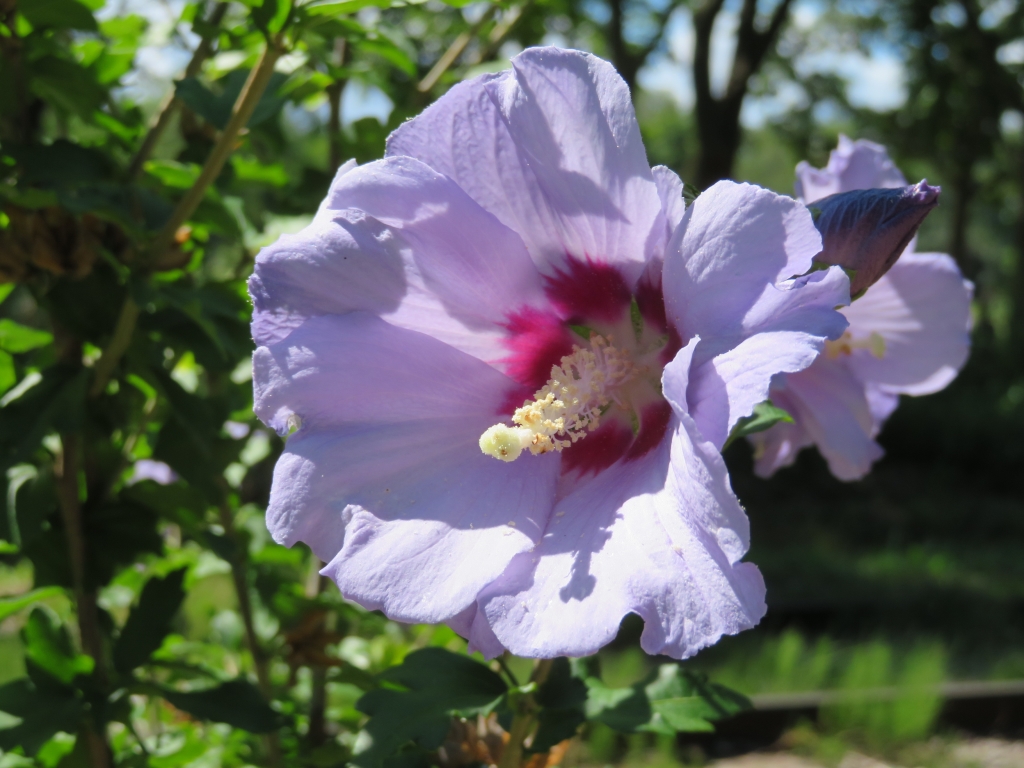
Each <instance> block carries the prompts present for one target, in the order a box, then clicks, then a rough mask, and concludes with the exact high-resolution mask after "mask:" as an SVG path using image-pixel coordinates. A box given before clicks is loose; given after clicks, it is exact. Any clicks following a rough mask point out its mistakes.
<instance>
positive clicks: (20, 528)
mask: <svg viewBox="0 0 1024 768" xmlns="http://www.w3.org/2000/svg"><path fill="white" fill-rule="evenodd" d="M22 469H24V470H25V471H21V470H22ZM7 476H8V479H9V484H8V487H7V503H8V509H7V527H8V533H9V534H10V540H11V541H13V542H15V543H16V544H17V545H18V546H19V547H22V548H24V547H26V546H29V545H31V544H32V543H33V542H34V541H35V540H36V539H38V538H39V537H40V536H41V535H42V534H43V532H44V531H45V530H46V527H47V523H48V521H49V519H50V517H51V516H52V515H53V514H54V513H55V512H56V511H57V494H56V488H55V486H54V482H53V472H52V471H51V470H49V469H43V470H37V469H36V468H35V467H31V466H26V467H19V468H18V471H17V472H16V473H15V472H13V471H12V472H8V475H7Z"/></svg>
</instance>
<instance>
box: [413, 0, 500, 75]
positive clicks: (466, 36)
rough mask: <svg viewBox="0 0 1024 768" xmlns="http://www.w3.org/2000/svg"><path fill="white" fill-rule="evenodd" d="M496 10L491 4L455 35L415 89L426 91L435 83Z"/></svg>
mask: <svg viewBox="0 0 1024 768" xmlns="http://www.w3.org/2000/svg"><path fill="white" fill-rule="evenodd" d="M497 10H498V8H497V6H494V5H492V6H491V7H490V8H488V9H487V10H486V11H484V13H483V14H482V15H481V16H480V18H479V19H477V20H476V23H474V24H473V25H472V26H471V27H470V28H469V29H467V30H466V31H465V32H463V33H462V34H460V35H459V36H458V37H456V38H455V40H453V41H452V44H451V45H450V46H449V47H448V50H447V51H445V52H444V54H442V56H441V58H440V59H438V60H437V63H436V64H435V65H434V66H433V68H432V69H431V70H430V71H429V72H428V73H427V76H426V77H424V78H423V79H422V80H420V82H419V84H418V85H417V86H416V90H417V91H419V92H420V93H426V92H427V91H429V90H430V89H431V88H433V87H434V86H435V85H437V81H438V80H440V79H441V75H443V74H444V73H445V72H447V71H448V69H449V67H451V65H452V64H454V63H455V60H456V59H458V58H459V56H461V55H462V52H463V51H464V50H466V46H467V45H469V43H470V41H471V40H472V39H473V38H474V37H476V36H477V33H478V32H479V31H480V29H481V27H483V25H484V24H486V23H487V22H488V21H490V20H491V17H492V16H494V12H495V11H497Z"/></svg>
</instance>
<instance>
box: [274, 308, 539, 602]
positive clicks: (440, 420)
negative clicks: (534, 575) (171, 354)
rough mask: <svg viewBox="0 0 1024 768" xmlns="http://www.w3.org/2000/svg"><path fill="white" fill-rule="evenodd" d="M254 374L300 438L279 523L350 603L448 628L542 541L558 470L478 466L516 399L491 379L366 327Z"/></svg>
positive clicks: (334, 327) (466, 361)
mask: <svg viewBox="0 0 1024 768" xmlns="http://www.w3.org/2000/svg"><path fill="white" fill-rule="evenodd" d="M256 371H257V376H256V381H257V383H258V387H257V393H256V396H257V406H256V407H257V412H258V413H259V415H260V416H261V418H263V419H264V420H265V421H267V422H268V423H270V424H273V425H274V426H282V425H283V426H287V425H288V423H289V417H291V423H292V424H295V423H301V424H302V426H301V427H300V428H299V430H298V432H296V433H295V434H293V435H292V436H291V437H290V438H289V440H288V443H287V446H286V450H285V453H284V455H283V456H282V457H281V459H280V460H279V462H278V464H277V467H276V469H275V473H274V483H273V490H272V493H271V499H270V505H269V507H268V509H267V525H268V527H269V528H270V530H271V533H272V534H273V536H274V538H275V540H277V541H279V542H281V543H283V544H288V545H291V544H294V543H295V542H296V541H300V540H301V541H305V542H307V543H309V544H310V546H311V547H312V548H313V550H314V552H316V554H317V556H319V557H320V558H322V559H323V560H326V561H328V562H329V565H328V566H327V569H326V571H325V572H326V573H328V574H329V575H331V576H332V577H333V578H334V579H335V580H336V581H337V582H338V583H339V585H340V586H341V588H342V592H343V594H345V595H346V596H347V597H350V598H351V599H354V600H356V601H358V602H360V603H361V604H363V605H365V606H368V607H371V608H383V609H384V610H385V611H387V612H388V615H390V616H392V617H393V618H396V619H399V620H408V621H430V622H437V621H447V620H449V619H450V618H452V617H454V616H455V615H456V614H458V613H459V612H461V611H464V610H465V609H466V607H467V606H468V605H469V604H470V603H471V602H472V601H473V599H474V598H475V596H476V594H477V592H479V590H480V589H481V588H482V587H483V586H484V585H485V584H486V583H488V582H489V581H490V580H492V579H493V578H494V577H495V576H497V575H498V574H499V573H500V572H501V571H502V570H503V569H504V567H505V565H506V564H507V563H508V561H509V560H510V559H511V558H512V556H513V555H514V554H515V553H517V552H522V551H524V550H526V549H529V548H530V547H531V546H533V543H534V542H535V541H536V540H537V539H538V538H539V537H540V531H541V530H542V527H543V525H544V524H545V522H546V519H547V515H548V514H549V512H550V505H551V499H552V498H553V495H554V485H555V481H556V478H557V474H558V461H557V458H556V457H553V456H545V457H529V458H527V459H525V460H523V461H521V462H517V463H516V464H515V465H512V466H509V465H505V464H501V463H499V462H495V461H494V460H493V459H490V458H489V457H487V456H484V455H483V454H481V453H480V449H479V446H478V440H479V437H480V434H481V432H482V431H483V430H484V429H486V428H487V426H489V425H490V424H492V423H493V422H494V420H495V414H496V412H497V411H498V409H499V408H500V406H501V402H502V399H503V398H504V397H506V396H507V393H508V391H509V389H510V388H513V387H514V386H515V385H514V384H513V383H512V382H511V381H510V380H509V379H507V378H506V377H505V376H504V375H503V374H501V373H500V372H498V371H497V370H495V369H494V368H492V367H491V366H489V365H487V364H485V363H483V362H480V361H478V360H476V359H475V358H473V357H470V356H468V355H465V354H463V353H461V352H459V351H458V350H455V349H453V348H452V347H449V346H447V345H445V344H442V343H441V342H438V341H436V340H434V339H432V338H431V337H429V336H426V335H423V334H418V333H414V332H411V331H407V330H403V329H399V328H395V327H394V326H391V325H389V324H388V323H386V322H384V321H382V320H380V319H378V318H374V317H372V316H369V315H365V314H361V313H353V314H349V315H345V316H342V317H321V318H314V319H312V320H309V321H307V322H306V323H305V324H303V325H302V326H301V327H300V328H299V329H297V330H296V331H295V332H293V333H292V334H291V335H290V336H289V337H288V338H287V339H286V340H285V341H283V342H279V343H278V344H276V345H273V346H272V347H269V348H268V347H261V348H260V349H259V350H257V353H256ZM293 414H294V415H293ZM432 579H436V584H435V587H433V588H430V587H429V586H428V582H430V580H432ZM449 579H450V580H451V581H449Z"/></svg>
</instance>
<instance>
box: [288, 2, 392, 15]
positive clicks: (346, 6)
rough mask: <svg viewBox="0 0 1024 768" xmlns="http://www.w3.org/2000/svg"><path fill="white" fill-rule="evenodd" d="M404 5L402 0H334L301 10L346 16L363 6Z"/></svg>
mask: <svg viewBox="0 0 1024 768" xmlns="http://www.w3.org/2000/svg"><path fill="white" fill-rule="evenodd" d="M399 5H405V3H404V2H402V0H397V1H396V0H334V2H327V3H317V4H315V5H307V6H306V7H305V8H304V9H303V10H304V11H305V12H306V14H308V15H309V16H346V15H348V14H350V13H356V12H357V11H361V10H362V9H363V8H392V7H394V6H399Z"/></svg>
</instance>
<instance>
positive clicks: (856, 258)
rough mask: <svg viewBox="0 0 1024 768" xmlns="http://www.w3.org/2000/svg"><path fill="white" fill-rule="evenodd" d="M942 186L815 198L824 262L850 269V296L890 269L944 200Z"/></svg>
mask: <svg viewBox="0 0 1024 768" xmlns="http://www.w3.org/2000/svg"><path fill="white" fill-rule="evenodd" d="M941 191H942V190H941V189H940V188H939V187H932V186H929V185H928V183H927V182H925V181H921V182H920V183H918V184H915V185H913V186H911V187H899V188H897V189H857V190H854V191H852V192H840V193H839V194H837V195H830V196H829V197H825V198H822V199H821V200H817V201H815V202H814V203H813V204H812V205H811V206H809V208H810V210H811V214H812V215H813V216H814V224H815V226H817V228H818V231H819V232H820V233H821V240H822V251H821V253H819V254H818V255H817V256H816V257H815V261H816V262H818V263H821V264H838V265H839V266H841V267H843V268H844V269H846V270H848V271H851V272H852V273H853V274H852V275H851V277H850V295H851V296H853V297H855V298H856V297H857V296H859V295H860V294H861V293H863V292H864V290H866V289H867V288H869V287H870V286H871V285H873V284H874V283H875V281H876V280H878V278H880V277H881V276H882V275H884V274H885V273H886V272H888V271H889V268H890V267H891V266H892V265H893V264H895V263H896V260H897V259H898V258H899V257H900V254H901V253H903V249H904V248H906V247H907V244H908V243H909V242H910V240H911V238H913V237H914V235H915V234H916V233H917V228H918V227H920V226H921V222H922V221H924V218H925V216H927V215H928V214H929V213H930V212H931V210H932V208H934V207H935V206H936V205H938V204H939V192H941Z"/></svg>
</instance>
